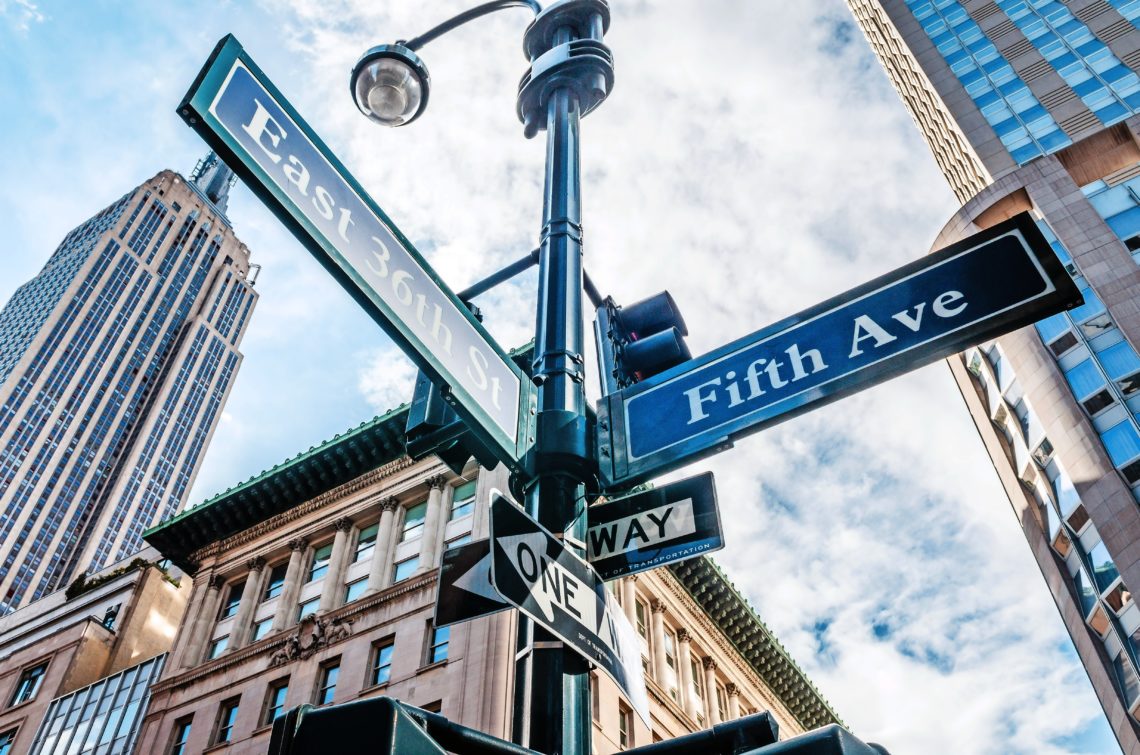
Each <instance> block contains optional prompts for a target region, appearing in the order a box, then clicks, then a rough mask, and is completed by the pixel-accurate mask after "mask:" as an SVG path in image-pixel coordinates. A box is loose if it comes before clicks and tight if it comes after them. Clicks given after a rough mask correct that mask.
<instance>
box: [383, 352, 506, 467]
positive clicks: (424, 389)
mask: <svg viewBox="0 0 1140 755" xmlns="http://www.w3.org/2000/svg"><path fill="white" fill-rule="evenodd" d="M404 449H405V450H406V451H407V453H408V456H410V457H412V458H413V459H422V458H424V457H425V456H429V455H431V454H435V455H436V456H438V457H439V458H440V460H441V461H442V462H443V463H444V464H446V465H447V467H448V469H450V470H452V471H453V472H455V473H456V474H462V473H463V467H464V466H466V464H467V461H468V459H470V458H471V457H472V456H474V457H475V460H476V461H477V462H479V464H481V465H482V466H483V467H484V468H486V469H494V468H495V465H497V464H498V463H499V460H498V457H497V456H496V455H495V452H494V451H493V450H492V449H491V448H490V447H489V446H487V445H486V444H485V443H483V442H482V441H480V440H479V439H478V438H476V437H475V436H474V435H473V434H472V433H471V431H469V430H468V429H467V425H466V424H465V423H464V422H463V420H462V419H460V418H459V415H458V414H456V413H455V410H454V409H452V408H451V406H450V405H449V404H448V403H447V400H446V399H445V398H444V397H443V393H442V392H441V391H440V390H439V388H437V387H436V386H435V384H434V383H432V381H431V378H429V377H428V376H427V375H426V374H424V372H423V371H422V370H421V371H420V373H419V375H418V376H417V377H416V388H415V392H414V393H413V395H412V405H411V406H410V407H409V408H408V422H407V425H406V426H405V429H404Z"/></svg>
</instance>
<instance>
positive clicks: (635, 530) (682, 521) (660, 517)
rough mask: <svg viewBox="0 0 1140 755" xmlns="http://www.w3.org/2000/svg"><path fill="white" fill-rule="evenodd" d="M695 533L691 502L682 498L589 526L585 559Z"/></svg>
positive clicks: (689, 499) (643, 547)
mask: <svg viewBox="0 0 1140 755" xmlns="http://www.w3.org/2000/svg"><path fill="white" fill-rule="evenodd" d="M696 531H697V524H696V520H695V518H694V515H693V499H692V498H685V499H684V500H680V501H677V502H675V503H670V504H666V505H665V506H659V507H657V508H655V509H648V510H646V511H640V512H638V513H636V514H631V515H630V516H626V517H622V518H621V519H615V520H614V521H612V522H606V523H605V524H599V525H595V526H593V527H591V528H590V529H589V530H587V532H586V546H587V554H588V559H587V560H590V561H594V560H597V559H600V558H606V557H608V556H612V555H614V554H616V553H628V552H629V551H633V550H645V549H647V548H652V547H653V546H655V545H658V544H660V543H666V542H669V541H670V540H675V539H677V538H679V537H684V536H685V535H691V534H693V533H694V532H696Z"/></svg>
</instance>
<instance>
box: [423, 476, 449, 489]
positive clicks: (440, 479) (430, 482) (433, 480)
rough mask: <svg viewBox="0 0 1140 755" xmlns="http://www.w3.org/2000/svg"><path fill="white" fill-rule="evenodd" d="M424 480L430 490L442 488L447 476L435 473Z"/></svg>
mask: <svg viewBox="0 0 1140 755" xmlns="http://www.w3.org/2000/svg"><path fill="white" fill-rule="evenodd" d="M424 482H426V483H427V486H428V487H429V488H431V489H432V490H443V486H444V485H446V484H447V478H446V477H444V476H443V475H441V474H437V475H432V476H431V477H429V478H427V479H426V480H424Z"/></svg>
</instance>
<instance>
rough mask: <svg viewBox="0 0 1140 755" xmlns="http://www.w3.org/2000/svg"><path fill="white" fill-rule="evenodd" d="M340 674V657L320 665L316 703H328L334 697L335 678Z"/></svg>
mask: <svg viewBox="0 0 1140 755" xmlns="http://www.w3.org/2000/svg"><path fill="white" fill-rule="evenodd" d="M339 675H340V659H339V658H338V659H336V660H335V661H333V662H332V663H328V664H325V665H324V666H322V667H321V677H320V684H319V685H318V686H317V697H316V699H315V700H314V702H315V703H316V704H317V705H328V704H329V703H331V702H332V701H333V698H334V697H336V678H337V677H338V676H339Z"/></svg>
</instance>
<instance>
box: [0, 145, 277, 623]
mask: <svg viewBox="0 0 1140 755" xmlns="http://www.w3.org/2000/svg"><path fill="white" fill-rule="evenodd" d="M233 181H234V178H233V174H232V172H231V171H230V170H229V169H228V168H227V167H226V166H225V165H224V164H223V163H222V162H221V161H220V160H219V159H218V158H217V156H215V155H213V154H211V155H209V156H208V157H207V158H206V159H204V160H203V161H201V162H200V163H199V165H198V166H197V168H196V169H195V170H194V172H193V173H192V174H191V178H190V180H189V181H187V180H185V179H183V178H182V177H181V176H179V175H178V174H177V173H174V172H172V171H169V170H166V171H162V172H161V173H159V174H158V175H156V176H155V177H154V178H152V179H150V180H149V181H146V182H145V183H143V184H142V185H140V186H138V187H137V188H135V189H132V190H131V191H130V192H128V193H127V194H126V195H124V196H123V197H122V198H120V199H119V200H118V201H116V202H115V203H114V204H112V205H111V206H110V207H107V208H106V209H105V210H103V211H102V212H100V213H99V214H98V215H96V216H95V217H93V218H91V219H90V220H88V221H86V222H84V223H83V224H81V225H80V226H79V227H78V228H76V229H75V230H73V231H71V232H70V233H69V234H67V236H66V237H65V238H64V240H63V242H62V243H61V244H60V245H59V247H58V248H57V249H56V250H55V252H54V253H53V254H52V255H51V257H50V258H49V259H48V261H47V264H45V265H44V267H43V269H42V270H41V271H40V272H39V273H38V274H37V275H36V276H35V277H34V278H32V279H31V280H30V281H28V282H27V283H25V284H24V285H22V286H21V287H20V288H18V289H17V290H16V293H15V294H14V295H13V296H12V298H11V300H10V301H9V302H8V303H7V304H6V305H5V307H4V309H3V310H0V613H6V612H8V611H11V610H12V609H14V608H16V607H18V606H20V605H22V604H26V603H27V602H29V601H31V600H35V599H37V598H39V597H41V596H43V595H44V594H46V593H48V592H51V591H52V590H55V589H57V588H59V587H61V586H62V585H64V584H65V583H67V582H68V581H70V580H72V579H74V578H75V577H77V576H78V575H80V574H82V573H84V572H85V571H92V570H98V569H100V568H102V567H103V566H105V565H106V564H108V563H111V562H114V561H118V560H120V559H122V558H123V557H124V556H126V555H128V554H130V553H133V552H134V551H137V550H138V549H139V548H140V547H141V546H142V538H141V534H142V531H143V530H144V529H146V528H147V527H148V526H150V525H151V524H154V523H155V522H157V521H159V520H160V519H162V518H163V517H165V516H168V515H170V514H171V513H173V512H174V511H175V510H176V509H177V508H178V507H179V506H180V505H181V503H182V501H183V499H184V498H185V496H186V494H187V493H188V491H189V488H190V486H191V484H192V482H193V480H194V476H195V474H196V473H197V471H198V467H199V465H200V463H201V460H202V454H203V452H204V450H205V447H206V444H207V443H208V441H209V439H210V436H211V434H212V433H213V430H214V427H215V426H216V425H217V422H218V419H219V416H220V414H221V409H222V407H223V406H224V404H225V401H226V398H227V397H228V395H229V390H230V387H231V385H232V384H233V380H234V376H235V375H236V373H237V369H238V367H239V365H240V364H241V353H240V352H239V351H238V348H239V346H240V344H241V339H242V336H243V334H244V333H245V330H246V328H247V327H248V325H249V318H250V314H251V313H252V311H253V307H254V305H255V304H256V302H257V293H256V292H255V291H254V289H253V282H254V279H255V278H256V276H255V275H253V276H251V275H250V272H251V265H250V262H249V250H248V249H247V248H246V247H245V245H244V244H242V243H241V241H239V240H238V238H237V237H236V236H235V235H234V232H233V229H232V227H231V226H230V222H229V220H228V219H227V218H226V215H225V212H226V204H227V199H228V195H229V190H230V187H231V185H232V184H233ZM252 267H253V268H254V272H256V267H257V266H252Z"/></svg>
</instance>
